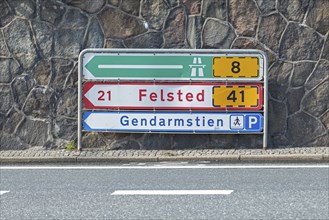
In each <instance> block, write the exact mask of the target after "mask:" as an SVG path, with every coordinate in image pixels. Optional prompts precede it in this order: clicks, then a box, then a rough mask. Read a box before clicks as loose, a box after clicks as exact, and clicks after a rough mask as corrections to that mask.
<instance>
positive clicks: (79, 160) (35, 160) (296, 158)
mask: <svg viewBox="0 0 329 220" xmlns="http://www.w3.org/2000/svg"><path fill="white" fill-rule="evenodd" d="M200 161H207V162H211V163H281V162H291V163H311V162H314V163H328V162H329V156H328V155H322V154H314V155H303V154H298V155H217V156H148V157H141V156H139V157H133V156H132V157H94V156H92V157H88V156H83V157H81V156H69V157H8V158H1V159H0V163H1V164H14V163H19V164H22V163H24V164H46V163H71V164H83V163H96V164H97V163H100V164H104V163H108V164H114V163H134V162H135V163H145V162H200Z"/></svg>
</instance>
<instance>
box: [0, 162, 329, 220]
mask: <svg viewBox="0 0 329 220" xmlns="http://www.w3.org/2000/svg"><path fill="white" fill-rule="evenodd" d="M0 171H1V173H0V174H1V175H0V177H1V179H0V181H1V182H0V183H1V185H0V218H1V219H329V165H310V164H308V165H305V166H304V165H301V164H299V165H296V166H295V165H289V166H286V165H282V166H281V165H275V166H271V165H266V166H261V165H255V166H252V165H241V166H238V165H232V166H222V165H221V166H219V165H218V166H217V165H175V166H174V165H170V164H169V165H168V164H152V165H148V164H147V165H144V164H141V165H134V166H132V165H126V166H123V165H120V166H119V165H118V166H107V167H87V166H86V167H76V166H75V167H4V166H3V167H1V170H0ZM128 190H129V191H128ZM159 190H161V191H159ZM141 194H142V195H141ZM155 194H157V195H155ZM168 194H171V195H168ZM177 194H179V195H177Z"/></svg>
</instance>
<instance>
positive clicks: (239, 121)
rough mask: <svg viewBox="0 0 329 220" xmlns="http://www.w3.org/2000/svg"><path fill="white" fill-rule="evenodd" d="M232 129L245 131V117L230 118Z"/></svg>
mask: <svg viewBox="0 0 329 220" xmlns="http://www.w3.org/2000/svg"><path fill="white" fill-rule="evenodd" d="M230 128H231V129H239V130H241V129H243V128H244V116H243V115H232V116H231V118H230Z"/></svg>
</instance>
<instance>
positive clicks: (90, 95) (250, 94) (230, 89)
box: [83, 82, 262, 110]
mask: <svg viewBox="0 0 329 220" xmlns="http://www.w3.org/2000/svg"><path fill="white" fill-rule="evenodd" d="M83 94H84V95H83V103H84V108H87V109H100V108H103V109H162V110H165V109H166V110H169V109H171V110H173V109H176V110H183V109H185V110H216V109H217V110H259V109H261V108H262V85H261V84H252V85H250V84H232V85H230V84H229V85H228V84H223V83H177V82H120V83H117V82H86V83H84V85H83Z"/></svg>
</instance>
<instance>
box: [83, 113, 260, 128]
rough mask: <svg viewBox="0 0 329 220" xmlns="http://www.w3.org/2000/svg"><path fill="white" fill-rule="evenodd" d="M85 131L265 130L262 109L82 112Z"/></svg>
mask: <svg viewBox="0 0 329 220" xmlns="http://www.w3.org/2000/svg"><path fill="white" fill-rule="evenodd" d="M83 129H84V131H111V132H157V133H168V132H175V133H176V132H177V133H250V132H251V133H252V132H262V131H263V115H262V114H260V113H216V112H154V111H134V112H123V111H120V112H116V111H113V112H91V111H87V112H84V114H83Z"/></svg>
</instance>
